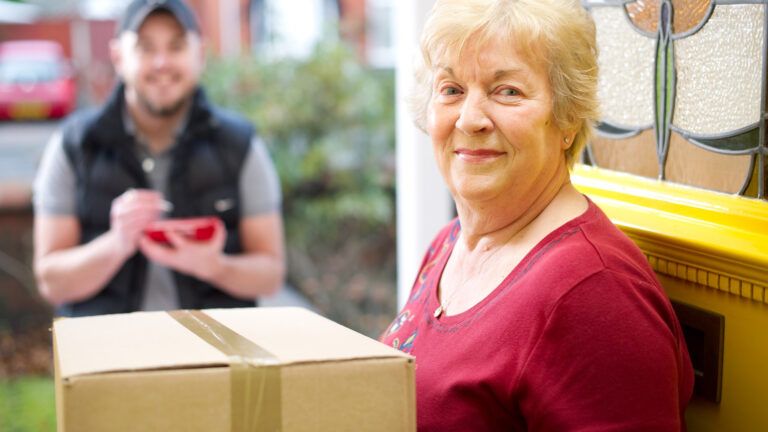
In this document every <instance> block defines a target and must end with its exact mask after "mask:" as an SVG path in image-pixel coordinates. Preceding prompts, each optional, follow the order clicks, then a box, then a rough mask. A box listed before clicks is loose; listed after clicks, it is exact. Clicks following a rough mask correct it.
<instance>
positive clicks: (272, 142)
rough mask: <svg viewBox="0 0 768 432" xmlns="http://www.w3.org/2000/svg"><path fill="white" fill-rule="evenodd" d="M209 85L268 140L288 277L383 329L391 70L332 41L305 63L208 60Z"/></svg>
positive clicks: (355, 321)
mask: <svg viewBox="0 0 768 432" xmlns="http://www.w3.org/2000/svg"><path fill="white" fill-rule="evenodd" d="M204 84H205V86H206V89H207V91H208V93H209V95H210V97H211V99H213V100H214V101H215V102H217V103H219V104H221V105H223V106H226V107H228V108H231V109H235V110H237V111H239V112H241V113H243V114H245V115H246V116H247V117H249V118H250V119H251V120H252V121H253V122H254V123H255V124H256V125H257V127H258V129H259V131H260V133H261V135H262V136H263V137H264V138H265V140H266V142H267V144H268V148H269V151H270V154H271V155H272V157H273V159H274V161H275V164H276V167H277V170H278V173H279V176H280V181H281V185H282V190H283V215H284V218H285V224H286V226H285V231H286V241H287V246H288V256H289V275H288V281H289V283H290V284H291V285H293V286H295V287H297V288H299V290H301V291H303V292H304V293H305V294H307V295H308V296H309V297H310V299H311V300H312V301H313V302H314V303H315V304H316V306H318V308H319V309H320V311H321V312H323V313H325V314H327V315H329V316H330V317H331V318H333V319H336V320H338V321H341V322H343V323H344V324H346V325H349V326H351V327H353V328H355V329H357V330H360V331H363V332H366V333H369V334H375V333H377V332H378V331H381V330H382V329H383V328H382V327H383V325H385V324H383V323H384V322H385V321H386V322H388V320H390V319H391V318H392V316H393V315H394V312H395V311H394V308H395V299H394V297H395V288H394V286H395V285H394V284H395V274H394V271H395V269H394V233H395V230H394V219H395V216H394V212H395V210H394V207H395V206H394V201H395V198H394V184H395V178H394V134H395V132H394V105H395V103H394V93H395V92H394V71H392V70H385V71H382V70H371V69H368V68H366V67H364V66H363V65H361V64H360V63H359V62H358V61H357V58H356V56H355V54H354V53H353V52H352V51H351V50H350V49H349V48H348V47H347V46H346V45H344V44H343V43H341V42H334V41H329V42H323V43H320V44H318V45H317V47H316V49H315V50H314V52H313V53H312V55H311V56H310V57H309V58H306V59H303V60H296V59H279V60H269V59H263V58H259V57H250V58H249V57H241V58H235V59H229V60H217V59H214V60H211V61H209V64H208V66H207V70H206V74H205V76H204ZM339 261H340V262H341V263H343V264H340V263H339ZM370 314H374V315H377V314H380V315H381V317H377V316H373V317H371V316H370ZM366 320H367V321H366Z"/></svg>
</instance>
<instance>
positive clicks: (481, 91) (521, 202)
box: [382, 0, 693, 432]
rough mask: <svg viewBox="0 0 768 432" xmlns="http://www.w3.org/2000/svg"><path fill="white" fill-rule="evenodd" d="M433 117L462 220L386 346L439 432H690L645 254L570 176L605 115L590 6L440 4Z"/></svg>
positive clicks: (658, 291) (461, 0) (684, 375)
mask: <svg viewBox="0 0 768 432" xmlns="http://www.w3.org/2000/svg"><path fill="white" fill-rule="evenodd" d="M421 48H422V56H423V65H422V66H421V68H420V70H419V71H418V73H417V82H418V83H419V84H417V87H420V88H417V92H416V94H415V96H414V100H413V101H414V106H415V111H416V117H417V123H418V124H419V125H420V126H422V128H423V129H425V130H426V131H427V132H428V134H429V135H430V137H431V141H432V146H433V150H434V154H435V158H436V160H437V164H438V167H439V169H440V171H441V173H442V176H443V178H444V179H445V182H446V183H447V185H448V188H449V190H450V192H451V194H452V195H453V198H454V200H455V202H456V209H457V211H458V218H457V220H455V221H453V222H451V223H449V224H448V225H447V226H446V227H445V228H444V229H443V230H442V231H441V232H440V233H439V234H438V235H437V237H436V238H435V239H434V241H433V243H432V245H431V247H430V248H429V251H428V252H427V255H426V257H425V258H424V260H423V263H422V266H421V270H420V273H419V276H418V277H417V279H416V282H415V284H414V286H413V289H412V291H411V295H410V297H409V300H408V302H407V304H406V305H405V307H404V309H403V310H402V311H401V312H400V314H399V315H398V317H397V318H396V319H395V321H394V322H393V323H392V324H391V325H390V327H389V328H388V329H387V330H386V331H385V332H384V334H383V335H382V340H383V341H384V342H385V343H387V344H389V345H391V346H394V347H395V348H399V349H401V350H403V351H405V352H408V353H411V354H413V355H414V356H415V357H416V365H417V367H416V390H417V419H418V426H419V430H422V431H451V430H456V431H469V430H471V431H501V430H519V431H524V430H529V431H574V430H579V431H586V430H589V431H656V432H657V431H680V430H684V429H685V422H684V418H683V412H684V410H685V406H686V404H687V402H688V399H689V398H690V396H691V391H692V386H693V374H692V369H691V365H690V360H689V358H688V354H687V351H686V348H685V342H684V339H683V334H682V331H681V328H680V325H679V323H678V321H677V319H676V317H675V314H674V311H673V309H672V307H671V305H670V302H669V300H668V299H667V297H666V296H665V294H664V292H663V290H662V288H661V286H660V285H659V282H658V281H657V279H656V277H655V275H654V273H653V271H652V269H651V268H650V267H649V265H648V263H647V261H646V259H645V257H644V256H643V254H642V253H641V252H640V250H639V249H638V248H637V247H636V246H635V245H634V244H633V243H632V242H631V241H630V240H629V239H628V238H627V237H625V236H624V235H623V234H622V233H621V232H620V231H619V230H618V229H617V228H616V227H615V226H614V225H612V224H611V222H610V221H609V220H608V219H607V218H606V216H605V214H603V212H602V211H601V210H600V209H599V208H598V207H597V206H595V204H594V203H592V202H591V201H590V200H589V199H588V198H586V197H585V196H584V195H582V194H581V193H579V192H578V191H577V190H576V189H575V188H574V187H573V186H572V185H571V183H570V180H569V168H570V166H571V165H572V164H573V162H574V160H575V159H576V158H577V155H578V153H579V151H580V150H581V148H582V147H583V146H584V143H585V141H586V140H587V139H588V137H589V131H590V123H591V122H592V121H593V120H594V119H595V118H596V116H597V100H596V85H597V63H596V47H595V29H594V24H593V23H592V21H591V19H590V18H589V15H588V14H587V13H586V12H585V11H584V10H583V9H582V8H581V7H580V5H579V3H578V1H577V0H438V1H437V3H436V4H435V6H434V9H433V10H432V13H431V16H430V18H429V20H428V21H427V24H426V27H425V29H424V34H423V37H422V44H421Z"/></svg>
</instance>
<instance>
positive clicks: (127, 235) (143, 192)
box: [110, 189, 168, 258]
mask: <svg viewBox="0 0 768 432" xmlns="http://www.w3.org/2000/svg"><path fill="white" fill-rule="evenodd" d="M167 206H168V203H167V202H166V201H164V200H163V196H162V195H161V194H160V193H159V192H155V191H152V190H147V189H131V190H128V191H127V192H125V193H123V194H122V195H120V196H119V197H117V198H115V200H114V201H112V208H111V210H110V231H113V232H114V233H115V234H116V236H117V238H118V250H119V251H120V252H121V254H122V256H123V257H125V258H127V257H130V256H131V255H133V254H134V253H136V250H137V249H138V247H139V240H141V238H142V237H143V234H144V230H145V229H146V228H147V225H149V224H150V222H153V221H155V220H158V219H160V217H161V215H162V214H163V212H164V211H166V210H168V209H167Z"/></svg>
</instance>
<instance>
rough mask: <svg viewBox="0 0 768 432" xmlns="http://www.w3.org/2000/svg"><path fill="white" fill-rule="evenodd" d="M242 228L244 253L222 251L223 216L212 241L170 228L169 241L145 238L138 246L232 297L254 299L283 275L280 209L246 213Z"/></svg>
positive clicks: (276, 285) (271, 290)
mask: <svg viewBox="0 0 768 432" xmlns="http://www.w3.org/2000/svg"><path fill="white" fill-rule="evenodd" d="M239 229H240V241H241V243H242V246H243V253H241V254H237V255H228V254H224V253H223V252H222V249H223V246H224V240H225V238H226V228H225V227H224V224H223V223H222V222H221V221H219V223H218V224H217V227H216V230H215V233H214V236H213V238H212V239H211V240H209V241H205V242H198V241H194V240H189V239H186V238H185V237H184V236H183V235H180V234H178V233H173V232H168V233H166V236H167V237H168V240H169V241H170V243H171V247H167V246H163V245H160V244H157V243H155V242H154V241H152V240H150V239H148V238H143V239H142V240H141V241H140V248H141V251H142V253H144V254H145V255H146V256H147V257H148V258H149V259H151V260H153V261H156V262H158V263H160V264H162V265H165V266H167V267H170V268H172V269H174V270H176V271H179V272H181V273H186V274H189V275H192V276H194V277H196V278H198V279H201V280H204V281H206V282H208V283H210V284H212V285H214V286H216V287H218V288H220V289H221V290H223V291H226V292H227V293H228V294H230V295H231V296H233V297H237V298H241V299H254V298H256V297H260V296H265V295H270V294H273V293H275V292H276V291H277V290H278V289H280V287H281V286H282V284H283V280H284V278H285V252H284V246H283V226H282V218H281V216H280V213H279V212H270V213H266V214H262V215H258V216H251V217H246V218H243V219H241V220H240V225H239Z"/></svg>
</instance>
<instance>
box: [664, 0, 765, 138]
mask: <svg viewBox="0 0 768 432" xmlns="http://www.w3.org/2000/svg"><path fill="white" fill-rule="evenodd" d="M763 8H764V6H763V5H759V4H746V5H728V6H716V7H715V10H714V12H713V14H712V17H711V18H710V19H709V21H708V22H707V25H705V26H704V27H703V28H702V29H701V30H700V31H699V32H697V33H695V34H693V35H691V36H689V37H686V38H682V39H679V40H676V41H675V42H674V43H675V61H676V67H677V90H676V100H675V113H674V117H673V119H672V123H673V124H674V125H675V126H677V127H679V128H682V129H685V130H687V131H689V132H692V133H696V134H715V133H724V132H728V131H732V130H734V129H739V128H743V127H746V126H749V125H751V124H754V123H756V122H757V121H758V120H759V119H760V91H761V88H762V44H763Z"/></svg>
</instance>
